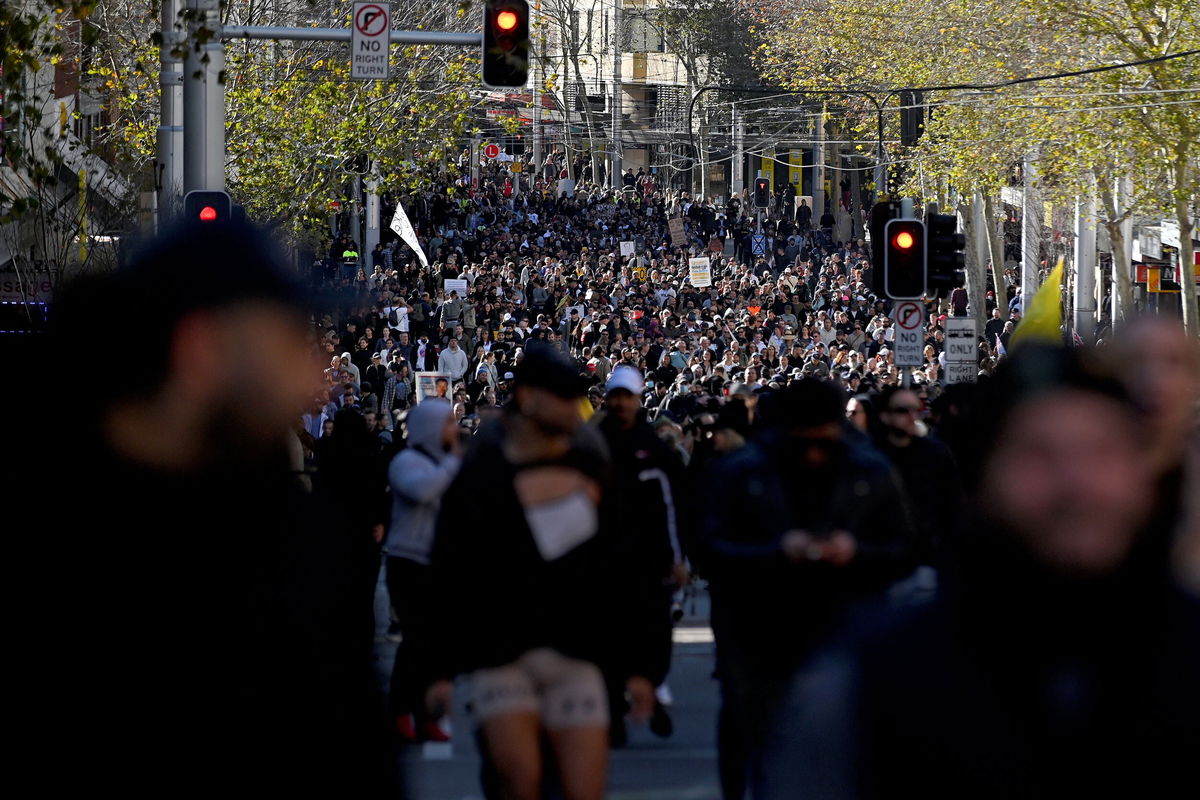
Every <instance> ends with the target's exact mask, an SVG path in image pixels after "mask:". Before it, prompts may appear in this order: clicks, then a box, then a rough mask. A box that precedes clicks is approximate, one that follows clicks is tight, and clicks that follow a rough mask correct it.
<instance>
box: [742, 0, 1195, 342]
mask: <svg viewBox="0 0 1200 800" xmlns="http://www.w3.org/2000/svg"><path fill="white" fill-rule="evenodd" d="M754 8H755V10H756V13H757V14H758V15H759V19H760V22H759V24H760V25H763V26H765V27H769V28H770V30H771V31H772V33H771V35H769V36H768V38H767V41H766V42H765V43H764V45H763V46H762V47H761V48H760V50H759V53H758V56H757V61H758V63H759V65H760V68H761V69H762V70H763V72H764V75H765V76H766V77H767V78H768V79H770V80H774V81H777V82H779V83H781V84H783V85H785V86H787V87H788V88H796V89H804V88H813V89H816V88H827V87H830V86H841V87H847V88H858V89H868V90H873V91H875V92H876V93H877V96H878V97H884V96H886V95H887V94H888V93H889V92H890V91H891V90H893V89H896V88H899V87H905V86H956V85H964V84H966V85H978V86H986V85H994V84H1000V83H1004V82H1007V81H1019V80H1022V79H1025V78H1029V77H1034V76H1040V75H1046V74H1055V73H1071V72H1076V71H1078V70H1082V69H1087V68H1095V67H1102V66H1111V65H1114V64H1118V65H1119V64H1124V63H1128V62H1134V61H1143V60H1147V59H1152V58H1155V57H1158V56H1163V55H1167V54H1169V53H1172V52H1183V51H1187V50H1193V49H1196V48H1198V47H1200V36H1198V35H1197V33H1196V27H1197V24H1200V23H1198V21H1197V15H1196V14H1195V13H1194V8H1192V4H1191V3H1188V2H1184V0H1168V1H1167V2H1165V3H1158V2H1155V3H1151V2H1149V0H1085V2H1082V3H1076V2H1074V0H1070V2H1068V0H1051V2H1049V3H1042V2H1035V1H1034V0H1018V2H1016V3H1014V4H1007V5H1003V6H994V5H990V4H988V5H983V4H979V3H978V2H975V0H950V2H944V3H942V2H939V3H936V4H935V3H932V2H928V0H914V1H913V2H904V3H901V2H899V0H881V2H872V3H869V4H868V3H866V2H865V0H807V2H805V3H804V4H802V5H801V6H800V7H796V6H792V5H784V4H781V3H778V2H777V1H776V0H756V2H755V4H754ZM848 22H852V23H853V24H847V23H848ZM1196 64H1197V59H1194V58H1192V59H1173V60H1167V61H1159V62H1154V63H1150V64H1145V65H1141V66H1136V67H1122V68H1121V69H1114V70H1111V71H1105V72H1099V73H1094V74H1087V75H1064V76H1063V77H1061V78H1056V79H1054V80H1049V81H1043V80H1038V81H1032V82H1026V83H1014V84H1013V85H1009V86H997V87H995V88H991V89H987V90H984V91H982V92H980V91H974V90H971V89H969V88H967V89H962V90H955V89H950V90H943V91H937V92H927V93H926V101H927V102H930V103H931V104H932V106H931V113H932V117H931V119H929V120H928V121H927V124H926V135H925V136H924V137H922V139H921V141H920V143H919V144H918V146H917V147H915V148H911V149H905V148H901V147H900V145H899V143H898V142H897V141H896V139H897V138H898V137H897V133H898V120H897V115H894V114H889V115H888V116H887V117H886V118H885V142H884V149H883V153H881V155H887V156H888V157H889V159H890V160H892V161H893V163H895V162H897V161H899V162H902V163H903V164H904V165H905V169H904V174H903V176H902V178H901V180H900V181H899V183H900V190H901V191H904V192H906V193H909V194H912V195H916V196H918V197H926V198H937V199H939V200H942V201H943V203H945V202H946V201H947V200H952V199H953V198H955V197H957V198H962V199H963V202H960V203H958V205H960V208H961V207H962V206H965V205H967V203H968V202H969V198H971V197H972V196H973V193H974V192H975V191H980V192H982V193H983V195H984V197H985V199H988V200H989V202H985V204H984V207H985V209H986V208H987V207H988V205H991V206H992V207H993V208H994V207H995V204H994V203H993V202H990V199H991V198H994V197H995V196H996V195H997V193H998V192H999V190H1000V189H1001V188H1002V187H1003V186H1004V185H1005V184H1006V183H1007V182H1008V181H1009V178H1010V176H1011V174H1012V172H1013V170H1014V167H1015V166H1016V165H1019V164H1020V163H1021V161H1022V159H1023V158H1026V157H1028V156H1029V154H1030V153H1034V152H1036V153H1037V154H1038V155H1037V157H1036V160H1037V161H1038V164H1039V173H1040V175H1041V180H1040V183H1039V189H1040V190H1042V191H1043V192H1044V193H1045V195H1046V197H1047V198H1049V199H1051V200H1052V201H1055V202H1059V203H1069V202H1073V201H1074V198H1075V196H1077V195H1080V194H1084V193H1090V192H1092V191H1094V189H1093V188H1092V187H1093V186H1095V185H1098V186H1099V187H1100V191H1099V192H1098V194H1099V196H1100V199H1101V201H1102V208H1103V212H1104V213H1103V217H1104V219H1102V222H1103V224H1104V225H1105V226H1106V227H1107V228H1108V229H1109V230H1110V233H1111V232H1112V231H1113V229H1114V226H1117V225H1119V224H1120V223H1121V221H1122V220H1124V219H1125V218H1127V217H1129V216H1130V215H1135V214H1139V213H1147V214H1149V213H1153V212H1155V210H1156V209H1157V208H1160V207H1164V206H1165V207H1167V208H1169V209H1170V210H1171V213H1173V214H1174V216H1175V217H1176V219H1177V221H1178V222H1179V224H1180V230H1181V245H1182V247H1181V250H1185V251H1190V247H1191V246H1190V237H1189V235H1188V234H1189V233H1190V231H1191V219H1190V211H1191V207H1192V206H1193V204H1194V203H1195V197H1194V195H1195V192H1196V187H1197V185H1198V183H1200V181H1198V180H1197V172H1196V161H1197V141H1198V133H1200V123H1198V122H1197V116H1196V110H1197V109H1196V104H1195V103H1194V101H1193V100H1191V99H1189V98H1187V97H1186V95H1184V96H1183V97H1182V98H1181V99H1178V100H1163V99H1162V98H1164V97H1168V96H1172V95H1176V96H1178V94H1179V93H1181V92H1187V91H1189V90H1190V91H1194V87H1195V86H1196V85H1197V77H1198V75H1197V67H1196ZM1131 96H1132V97H1135V98H1140V99H1131ZM864 112H865V109H860V110H859V112H858V113H855V109H854V105H853V103H848V108H847V114H848V116H849V117H850V120H851V122H852V123H856V124H851V125H850V126H848V130H849V132H850V133H851V135H854V136H856V137H857V138H858V139H859V141H858V142H856V143H855V145H854V146H855V147H856V148H858V149H863V148H864V147H866V146H868V145H867V141H868V139H867V137H868V135H869V121H868V120H867V116H868V115H867V114H866V113H864ZM1133 175H1136V176H1140V177H1141V181H1142V185H1138V187H1137V189H1138V191H1136V192H1135V193H1134V194H1133V196H1132V197H1131V198H1129V202H1128V204H1127V205H1123V206H1120V207H1118V206H1117V204H1116V203H1115V199H1114V198H1108V200H1112V202H1109V201H1108V200H1106V199H1105V195H1106V191H1108V190H1107V187H1112V186H1113V185H1114V184H1115V182H1116V181H1117V180H1119V179H1125V178H1128V177H1130V176H1133ZM1157 180H1161V181H1162V183H1161V184H1160V186H1165V187H1167V189H1166V191H1163V190H1162V189H1161V188H1157V187H1155V182H1156V181H1157ZM969 204H970V206H971V207H974V205H975V204H974V203H973V202H970V203H969ZM993 222H994V220H992V219H990V218H989V219H988V229H989V230H991V227H992V225H991V223H993ZM992 249H993V253H994V252H995V248H992ZM1181 256H1182V257H1183V258H1187V257H1189V256H1190V252H1184V253H1181ZM1118 291H1119V292H1122V293H1123V292H1124V290H1123V289H1122V288H1121V287H1118ZM972 294H973V295H974V293H972ZM975 302H976V297H974V296H972V304H974V303H975ZM1195 305H1196V304H1195V300H1194V298H1193V297H1192V296H1191V295H1190V293H1187V292H1185V293H1184V299H1183V311H1184V319H1185V324H1187V325H1188V327H1189V329H1190V330H1195V329H1196V328H1195ZM977 307H978V306H977ZM1126 307H1128V306H1126Z"/></svg>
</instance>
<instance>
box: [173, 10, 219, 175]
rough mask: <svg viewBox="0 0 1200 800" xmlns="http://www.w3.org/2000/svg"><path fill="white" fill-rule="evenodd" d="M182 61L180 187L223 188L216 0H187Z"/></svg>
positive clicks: (217, 11)
mask: <svg viewBox="0 0 1200 800" xmlns="http://www.w3.org/2000/svg"><path fill="white" fill-rule="evenodd" d="M187 9H188V12H189V18H188V23H187V25H188V40H187V45H186V46H187V56H186V57H185V58H184V63H183V191H184V192H185V193H186V192H195V191H203V190H210V191H223V190H224V189H225V76H224V74H223V73H224V72H225V44H224V42H222V41H221V38H220V36H219V35H218V36H207V34H209V33H210V32H212V31H218V32H219V31H220V28H221V18H220V13H221V8H220V0H187Z"/></svg>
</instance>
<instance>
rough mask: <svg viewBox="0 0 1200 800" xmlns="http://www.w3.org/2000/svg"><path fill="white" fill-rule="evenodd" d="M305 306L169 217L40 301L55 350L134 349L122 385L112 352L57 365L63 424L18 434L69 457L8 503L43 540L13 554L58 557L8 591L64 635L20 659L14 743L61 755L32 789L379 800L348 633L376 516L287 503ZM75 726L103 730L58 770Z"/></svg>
mask: <svg viewBox="0 0 1200 800" xmlns="http://www.w3.org/2000/svg"><path fill="white" fill-rule="evenodd" d="M302 298H303V290H302V287H301V286H300V284H299V283H298V281H297V280H296V278H295V276H293V275H291V273H290V271H289V270H288V269H287V268H286V267H285V266H283V264H282V262H281V260H280V259H279V258H278V257H277V255H276V253H275V252H274V250H273V248H271V247H270V246H269V245H268V244H267V243H266V242H265V241H264V240H262V239H261V238H260V237H259V235H258V234H257V233H255V232H254V231H252V230H250V229H249V228H247V227H245V226H242V225H237V224H212V225H206V226H204V227H203V228H202V229H201V228H197V227H183V228H179V229H174V230H171V231H167V232H165V233H164V235H163V236H162V237H161V238H159V239H156V240H155V241H154V242H153V243H151V244H149V245H148V246H147V247H146V248H145V249H144V250H143V251H142V252H141V253H140V254H138V255H135V256H133V257H132V259H131V260H130V262H129V263H128V265H127V266H124V267H122V268H120V269H118V270H117V271H116V272H115V273H114V274H112V275H108V276H103V277H93V278H89V279H84V280H83V281H82V282H81V283H79V284H77V285H75V286H74V287H70V286H68V287H64V289H63V290H62V292H60V293H59V295H58V296H57V298H56V303H55V308H54V320H53V324H54V331H53V332H52V334H51V338H52V340H53V342H54V343H55V347H56V348H60V347H61V348H67V347H74V346H76V345H77V344H78V342H80V341H83V340H85V339H87V338H89V337H92V336H95V335H96V333H97V332H98V331H101V330H103V331H105V332H106V335H107V336H111V337H112V341H120V342H122V343H124V344H125V345H127V346H129V347H135V348H136V357H131V358H130V361H129V364H128V368H126V369H121V370H120V375H119V376H118V375H115V374H114V373H113V372H112V370H111V368H112V362H110V361H108V360H107V359H82V360H80V361H78V362H77V363H74V364H73V366H72V374H73V376H74V377H75V378H76V379H78V380H80V381H81V382H82V385H85V386H87V387H88V390H87V391H88V402H87V403H84V404H82V405H80V404H77V403H75V401H74V400H69V402H70V405H71V406H72V410H71V413H70V417H71V419H72V421H73V423H74V424H73V425H72V426H70V433H69V435H68V436H66V437H64V438H63V440H62V441H54V440H53V438H48V439H44V440H43V441H42V442H41V444H40V446H39V447H38V448H37V449H32V448H31V449H24V448H22V452H25V453H26V454H27V455H28V456H30V457H31V458H33V459H34V460H35V463H40V462H42V461H46V466H47V467H49V466H50V463H49V459H50V458H52V459H55V460H57V459H61V458H64V457H67V454H69V458H70V461H71V463H73V464H75V465H76V467H77V471H76V473H75V475H74V477H73V478H72V479H71V480H70V481H66V480H64V481H58V480H55V481H49V482H43V481H40V480H39V481H31V482H30V483H29V486H28V487H27V491H26V490H22V497H23V498H24V500H23V502H27V503H29V504H30V506H29V507H30V508H36V509H38V510H39V519H37V520H36V521H34V520H30V523H31V524H30V525H28V526H26V525H24V524H23V523H21V522H18V523H16V524H17V525H18V526H19V527H17V528H14V529H13V530H14V531H16V530H22V531H24V534H23V535H24V536H26V537H29V538H30V540H31V541H33V540H37V541H40V542H42V543H44V544H45V545H46V546H47V547H50V546H51V545H52V546H53V547H54V548H55V552H53V553H47V554H45V556H44V558H45V559H46V560H44V561H43V560H40V559H26V560H22V565H23V568H28V569H30V570H35V569H39V564H44V565H46V566H47V567H49V566H53V575H52V576H48V577H52V580H49V581H47V582H46V583H44V584H43V586H44V587H45V589H47V590H52V592H53V594H51V595H47V596H45V597H41V596H40V595H37V594H31V595H29V596H28V597H26V598H25V600H26V601H28V602H29V603H30V604H31V606H36V607H38V608H39V609H41V610H43V611H49V610H52V609H59V610H61V611H62V612H63V613H61V614H57V615H56V618H55V619H54V620H53V622H48V623H47V624H46V626H45V629H44V630H45V632H46V633H48V634H52V635H53V636H54V637H55V638H56V639H57V640H59V641H60V642H61V644H55V642H54V641H53V640H51V639H48V638H46V637H45V636H43V637H42V638H41V639H40V640H39V644H36V645H35V644H30V645H29V648H28V649H27V648H25V647H22V648H20V650H21V653H20V655H19V658H21V659H25V658H29V659H32V660H36V661H38V662H39V664H38V669H37V672H38V673H39V674H38V675H37V677H36V678H33V677H31V678H30V679H29V680H28V681H27V682H24V683H23V687H22V688H23V691H28V693H29V695H30V698H31V701H32V702H33V703H35V704H36V705H37V714H36V716H34V717H31V718H30V719H29V723H28V725H26V724H25V723H24V722H22V723H20V728H21V731H22V734H21V737H22V738H24V739H26V740H28V741H31V742H37V748H38V750H39V752H40V755H38V756H36V758H39V759H40V758H48V757H53V759H54V760H55V761H56V762H57V763H55V764H53V765H51V764H49V763H47V764H46V765H45V768H44V769H41V770H40V771H39V775H38V777H37V780H38V781H39V782H40V784H41V786H42V787H43V789H42V790H43V791H45V792H48V793H55V794H62V795H80V794H86V793H95V792H106V791H115V792H118V793H125V794H129V795H131V796H151V795H158V794H162V793H164V792H166V793H179V792H183V793H187V794H204V795H214V794H219V793H222V792H227V791H228V790H229V787H230V786H238V787H241V788H242V789H244V790H245V791H247V792H251V793H257V794H284V795H289V796H311V795H312V794H314V793H317V794H332V793H338V792H349V793H351V794H354V795H357V796H366V795H367V794H371V793H376V792H385V791H386V792H394V791H395V787H392V788H390V789H389V788H388V787H387V784H388V778H387V774H386V773H387V771H389V770H390V769H391V768H392V767H391V761H392V759H391V758H390V757H389V756H388V755H387V753H386V751H385V750H384V748H383V745H384V740H383V739H382V738H379V737H377V736H376V728H375V723H376V719H375V717H374V714H373V709H372V708H371V705H370V700H371V698H372V696H373V680H372V675H371V662H370V653H369V652H365V651H364V649H363V648H362V647H361V646H360V643H361V636H360V634H359V632H360V631H361V629H362V624H361V623H362V610H363V609H362V605H361V602H360V600H361V598H362V585H361V584H362V577H363V574H362V569H361V567H362V562H361V560H360V556H361V553H362V549H361V547H360V545H361V541H355V538H356V537H366V538H367V541H368V542H369V537H370V529H369V527H368V528H367V529H363V528H362V527H361V526H359V525H358V522H359V521H358V520H357V518H353V519H351V518H347V517H340V516H339V515H338V513H337V509H336V507H335V506H334V507H331V505H330V504H328V503H326V502H324V498H323V497H318V496H316V495H308V494H305V493H304V492H303V491H302V490H301V488H300V485H299V483H298V482H297V481H296V480H295V475H294V473H293V472H292V468H291V461H290V459H289V456H288V448H289V445H288V441H289V439H291V438H292V433H291V431H290V430H289V428H290V427H291V426H292V425H294V424H297V423H298V420H299V414H300V412H302V411H303V410H304V409H305V408H306V407H310V405H311V399H312V397H313V392H314V390H315V388H316V381H317V380H319V376H320V368H319V362H316V361H315V360H314V359H313V350H312V345H311V343H310V341H309V340H308V338H307V337H306V333H307V328H306V317H307V309H306V308H305V306H304V304H303V302H302ZM48 403H49V404H50V410H51V411H52V412H53V414H59V413H63V414H65V413H66V411H67V409H66V408H61V409H57V410H56V405H57V404H56V401H54V400H53V399H48ZM351 413H353V412H351ZM33 427H35V428H37V429H38V430H39V431H40V433H39V435H40V436H43V437H54V436H55V434H54V431H55V430H56V428H55V427H51V426H46V427H39V426H33ZM40 453H44V454H45V456H46V457H47V458H43V457H42V456H40V455H39V454H40ZM31 473H32V474H37V475H43V476H44V475H50V474H54V471H53V470H50V469H47V470H45V471H42V470H41V469H40V468H39V467H36V466H34V465H31ZM60 474H61V472H60ZM68 484H69V486H68ZM46 488H53V491H54V495H55V496H53V497H51V496H49V495H46V494H45V489H46ZM365 521H367V520H364V522H365ZM368 610H369V609H368ZM64 619H72V620H74V621H73V622H72V623H71V625H70V628H71V629H70V631H69V634H67V633H66V632H64V630H63V627H62V625H63V623H62V620H64ZM42 687H44V690H43V688H42ZM84 719H86V720H89V721H90V722H89V725H92V724H93V723H94V724H95V725H96V726H98V728H97V730H99V731H101V733H99V734H98V735H96V736H92V737H89V738H90V741H89V742H88V743H87V745H86V746H84V747H77V748H72V750H71V754H70V757H69V762H70V767H69V768H64V763H65V762H63V761H62V759H63V758H64V755H63V752H64V751H63V750H62V748H61V744H62V742H63V735H64V731H66V730H68V729H70V728H78V724H79V721H80V720H84ZM14 724H16V723H14ZM380 732H381V731H380ZM30 763H40V761H31V762H30ZM170 787H175V788H170Z"/></svg>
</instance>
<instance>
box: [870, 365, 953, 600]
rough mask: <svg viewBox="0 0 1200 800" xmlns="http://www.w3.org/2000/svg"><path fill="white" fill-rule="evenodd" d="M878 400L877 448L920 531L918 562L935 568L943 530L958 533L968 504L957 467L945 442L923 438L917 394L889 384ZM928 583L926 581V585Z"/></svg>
mask: <svg viewBox="0 0 1200 800" xmlns="http://www.w3.org/2000/svg"><path fill="white" fill-rule="evenodd" d="M877 402H878V404H879V421H880V423H882V425H881V427H882V433H881V436H880V438H879V441H878V442H876V444H877V445H878V446H879V448H880V449H881V450H882V451H883V452H884V454H885V455H887V456H888V458H889V459H890V460H891V462H892V464H893V465H894V466H895V467H896V471H897V472H898V473H899V474H900V479H901V481H902V482H903V484H904V489H905V494H906V496H907V497H908V500H909V506H910V508H911V509H912V514H913V522H914V524H915V525H916V529H917V541H916V551H915V556H916V559H917V562H918V563H919V564H921V565H922V566H936V565H937V563H938V561H939V560H940V559H939V556H938V553H939V551H940V550H941V548H942V544H943V542H942V541H941V535H940V532H941V531H947V530H954V529H955V527H956V526H957V524H958V521H959V514H960V513H961V512H962V508H963V504H964V502H965V501H964V495H963V487H962V481H961V480H960V478H959V469H958V464H957V463H955V461H954V456H953V455H952V454H951V453H950V448H948V447H947V446H946V445H945V444H943V443H942V442H941V440H939V439H937V438H934V437H931V436H928V435H922V431H921V429H920V427H919V426H918V424H917V423H918V421H919V420H920V419H921V417H922V415H923V410H924V404H923V403H922V402H921V399H920V397H918V396H917V393H916V392H915V391H913V390H912V389H905V388H902V387H900V386H886V387H884V389H883V391H882V392H880V393H879V397H878V398H877ZM921 427H923V426H921ZM928 582H929V581H928V578H926V579H925V584H924V585H928Z"/></svg>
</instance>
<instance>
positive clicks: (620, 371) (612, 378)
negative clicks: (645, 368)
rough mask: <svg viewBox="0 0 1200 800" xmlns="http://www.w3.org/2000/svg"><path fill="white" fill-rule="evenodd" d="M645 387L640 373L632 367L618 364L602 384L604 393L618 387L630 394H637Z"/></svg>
mask: <svg viewBox="0 0 1200 800" xmlns="http://www.w3.org/2000/svg"><path fill="white" fill-rule="evenodd" d="M645 388H646V387H645V382H644V381H643V380H642V373H640V372H638V371H637V370H636V369H634V368H633V367H627V366H620V367H617V368H616V369H614V370H613V371H612V374H611V375H609V376H608V383H607V384H605V386H604V393H605V394H611V393H613V392H614V391H616V390H618V389H624V390H625V391H627V392H629V393H630V394H634V395H639V394H641V393H642V391H643V390H644V389H645Z"/></svg>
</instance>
